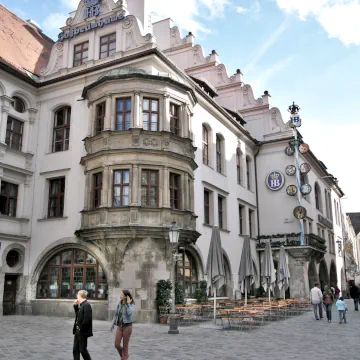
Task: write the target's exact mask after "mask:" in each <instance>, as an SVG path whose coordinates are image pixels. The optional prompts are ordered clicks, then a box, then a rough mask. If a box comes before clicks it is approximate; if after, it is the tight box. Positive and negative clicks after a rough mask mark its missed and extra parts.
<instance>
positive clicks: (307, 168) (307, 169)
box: [300, 163, 311, 174]
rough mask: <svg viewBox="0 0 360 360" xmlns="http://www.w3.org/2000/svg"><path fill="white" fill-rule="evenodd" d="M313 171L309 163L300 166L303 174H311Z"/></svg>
mask: <svg viewBox="0 0 360 360" xmlns="http://www.w3.org/2000/svg"><path fill="white" fill-rule="evenodd" d="M310 170H311V166H310V165H309V164H307V163H303V164H301V165H300V172H301V173H302V174H307V173H308V172H310Z"/></svg>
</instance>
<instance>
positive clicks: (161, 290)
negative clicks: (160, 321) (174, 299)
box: [156, 280, 172, 307]
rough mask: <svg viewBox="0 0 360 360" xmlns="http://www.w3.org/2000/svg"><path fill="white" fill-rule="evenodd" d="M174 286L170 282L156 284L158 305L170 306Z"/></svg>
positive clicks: (161, 281)
mask: <svg viewBox="0 0 360 360" xmlns="http://www.w3.org/2000/svg"><path fill="white" fill-rule="evenodd" d="M171 289H172V284H171V281H170V280H159V281H158V282H157V284H156V305H157V307H159V306H170V299H171Z"/></svg>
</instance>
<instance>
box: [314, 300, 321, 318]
mask: <svg viewBox="0 0 360 360" xmlns="http://www.w3.org/2000/svg"><path fill="white" fill-rule="evenodd" d="M312 306H313V308H314V314H315V319H318V318H319V316H320V319H322V318H323V312H322V305H321V303H318V304H314V303H313V304H312ZM318 309H319V316H318Z"/></svg>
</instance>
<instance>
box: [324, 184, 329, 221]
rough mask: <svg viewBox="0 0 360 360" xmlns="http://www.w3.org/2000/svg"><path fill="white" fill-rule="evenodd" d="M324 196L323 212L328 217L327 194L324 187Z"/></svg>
mask: <svg viewBox="0 0 360 360" xmlns="http://www.w3.org/2000/svg"><path fill="white" fill-rule="evenodd" d="M324 196H325V213H326V217H327V218H329V206H328V196H327V190H326V189H325V190H324Z"/></svg>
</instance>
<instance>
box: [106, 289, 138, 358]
mask: <svg viewBox="0 0 360 360" xmlns="http://www.w3.org/2000/svg"><path fill="white" fill-rule="evenodd" d="M134 309H135V302H134V299H133V297H132V295H131V294H130V292H129V291H128V290H123V291H122V292H121V293H120V302H119V304H118V305H117V307H116V311H115V314H114V318H113V321H112V323H111V329H110V331H113V329H114V326H115V325H116V326H117V329H116V336H115V348H116V350H117V351H118V353H119V354H120V358H121V360H128V359H129V341H130V336H131V333H132V313H133V312H134ZM121 340H122V341H123V343H122V346H121Z"/></svg>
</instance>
